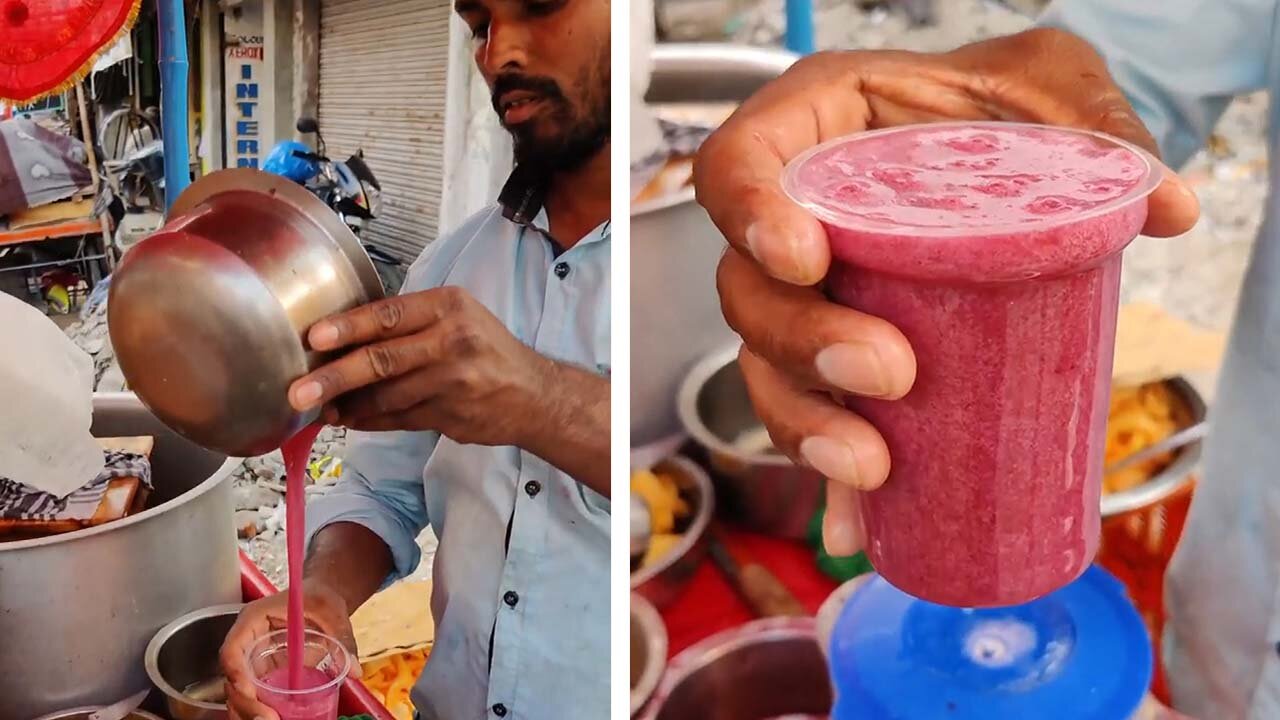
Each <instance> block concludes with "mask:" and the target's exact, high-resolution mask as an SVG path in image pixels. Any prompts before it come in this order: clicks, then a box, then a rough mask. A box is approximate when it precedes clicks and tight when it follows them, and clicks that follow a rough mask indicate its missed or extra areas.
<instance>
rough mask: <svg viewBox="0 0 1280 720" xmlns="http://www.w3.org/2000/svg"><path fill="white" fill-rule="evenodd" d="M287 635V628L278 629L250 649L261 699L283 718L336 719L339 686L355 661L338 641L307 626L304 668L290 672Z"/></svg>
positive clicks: (259, 699)
mask: <svg viewBox="0 0 1280 720" xmlns="http://www.w3.org/2000/svg"><path fill="white" fill-rule="evenodd" d="M287 635H288V631H287V630H277V631H275V632H273V633H271V634H269V635H264V636H263V637H261V638H259V639H258V640H257V642H255V643H254V644H253V645H252V646H251V647H250V648H249V653H248V654H249V667H250V668H251V669H252V671H253V683H254V687H255V690H256V691H257V694H258V701H259V702H261V703H263V704H264V705H266V706H267V707H269V708H271V709H272V710H275V711H276V714H278V715H279V716H280V720H335V718H337V717H338V693H339V689H340V687H341V686H342V682H343V681H344V680H345V679H346V677H347V673H348V672H350V670H351V663H352V662H354V661H355V660H354V659H353V658H352V657H351V656H350V655H349V654H347V651H346V649H345V648H343V646H342V644H341V643H339V642H338V641H337V640H334V639H333V638H331V637H329V636H328V635H325V634H323V633H320V632H317V631H315V630H311V629H308V630H307V631H306V635H305V638H304V640H303V652H302V667H301V669H300V670H294V671H291V668H290V661H291V657H292V656H291V655H290V648H289V641H288V637H287ZM295 672H296V676H294V673H295Z"/></svg>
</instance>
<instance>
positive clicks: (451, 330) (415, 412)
mask: <svg viewBox="0 0 1280 720" xmlns="http://www.w3.org/2000/svg"><path fill="white" fill-rule="evenodd" d="M308 340H309V342H310V344H311V347H312V349H314V350H318V351H326V352H327V351H334V350H341V349H344V348H351V350H350V352H348V353H347V354H346V355H345V356H344V357H341V358H339V359H338V360H336V361H334V362H332V363H329V364H328V365H325V366H324V367H322V368H319V369H318V370H316V371H315V372H313V373H311V374H310V375H307V376H306V377H303V378H301V379H299V380H298V381H297V382H295V383H294V384H293V386H292V387H291V388H290V389H289V400H290V402H291V403H292V404H293V406H294V407H295V408H297V409H299V410H308V409H310V408H313V407H316V406H318V405H322V404H329V403H335V404H334V406H333V407H331V408H328V409H327V412H326V416H325V420H326V421H328V422H330V423H331V424H342V425H346V426H347V427H351V428H354V429H357V430H435V431H439V432H441V433H442V434H444V435H446V436H448V437H450V438H452V439H454V440H457V441H458V442H462V443H477V444H484V445H521V444H522V443H523V442H524V441H526V439H527V437H528V435H529V433H530V426H531V425H533V424H536V423H537V422H539V420H538V418H537V415H536V412H535V409H536V406H537V400H538V396H539V394H540V393H541V392H542V391H543V389H544V387H545V385H546V380H547V377H548V376H549V375H550V374H551V373H552V367H551V366H552V365H553V362H552V361H551V360H549V359H547V358H545V357H543V356H542V355H540V354H538V353H536V352H534V351H533V349H532V348H530V347H529V346H527V345H525V344H524V343H522V342H520V340H518V339H517V338H516V337H515V336H513V335H512V334H511V332H510V331H508V330H507V328H506V327H504V326H503V324H502V323H501V322H500V321H499V320H498V318H496V317H494V316H493V314H492V313H490V312H489V310H488V309H487V308H485V307H484V306H483V305H481V304H480V303H479V302H478V301H477V300H476V299H475V298H473V297H472V296H471V295H470V294H468V293H467V292H466V291H464V290H462V289H460V288H456V287H442V288H436V289H432V290H424V291H422V292H416V293H410V294H406V295H401V296H398V297H393V298H388V299H386V300H382V301H379V302H376V303H372V304H369V305H365V306H363V307H360V308H357V309H355V310H352V311H350V312H347V313H344V314H342V315H337V316H335V317H332V318H329V319H327V320H322V321H320V322H318V323H316V324H315V325H314V326H312V328H311V329H310V331H309V332H308ZM335 401H336V402H335Z"/></svg>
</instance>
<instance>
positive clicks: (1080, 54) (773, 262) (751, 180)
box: [694, 30, 1199, 555]
mask: <svg viewBox="0 0 1280 720" xmlns="http://www.w3.org/2000/svg"><path fill="white" fill-rule="evenodd" d="M951 119H962V120H1007V121H1023V122H1039V123H1045V124H1051V125H1065V126H1071V127H1078V128H1088V129H1093V130H1100V131H1103V132H1106V133H1109V134H1111V135H1114V136H1117V137H1119V138H1122V139H1124V140H1128V141H1129V142H1132V143H1134V144H1136V145H1139V146H1141V147H1143V148H1145V149H1147V150H1149V151H1151V152H1153V153H1155V152H1156V151H1157V148H1156V147H1155V142H1154V141H1153V139H1152V138H1151V135H1150V134H1149V133H1148V132H1147V131H1146V129H1145V128H1144V127H1143V125H1142V123H1141V122H1140V121H1139V119H1138V117H1137V115H1136V114H1135V113H1134V111H1133V108H1132V107H1130V106H1129V104H1128V102H1127V101H1126V100H1125V98H1124V95H1123V94H1122V93H1121V91H1120V89H1119V88H1117V87H1116V85H1115V83H1114V82H1112V80H1111V77H1110V75H1109V74H1108V72H1107V69H1106V65H1105V63H1104V62H1103V60H1102V58H1101V57H1099V56H1098V54H1097V53H1096V52H1095V51H1094V50H1093V48H1092V47H1090V46H1089V45H1088V44H1087V43H1085V42H1084V41H1083V40H1081V39H1079V38H1077V37H1075V36H1073V35H1071V34H1069V33H1065V32H1062V31H1058V30H1031V31H1027V32H1024V33H1020V34H1017V35H1012V36H1009V37H1003V38H997V39H994V40H989V41H985V42H980V43H976V44H973V45H967V46H965V47H962V48H959V49H957V50H955V51H953V52H949V53H942V54H918V53H908V52H893V51H868V52H862V51H858V52H836V53H821V54H818V55H813V56H810V57H807V58H805V59H803V60H800V61H799V62H797V63H796V64H795V65H794V66H793V67H792V68H791V69H790V70H788V71H787V72H786V73H784V74H783V75H782V76H781V77H780V78H778V79H777V80H775V81H774V82H772V83H770V84H768V85H766V86H765V87H764V88H763V89H761V90H760V91H759V92H758V93H756V94H755V95H754V96H753V97H752V98H751V99H750V100H748V101H747V102H746V103H744V104H743V105H742V107H741V108H739V110H738V111H737V112H736V113H735V114H734V115H733V117H731V118H730V119H729V120H728V121H727V122H726V123H725V124H724V125H723V126H722V127H721V128H720V129H719V130H717V131H716V133H714V134H713V135H712V136H711V137H710V138H708V140H707V141H706V143H704V145H703V147H702V150H701V152H700V153H699V156H698V159H697V162H696V164H695V167H694V182H695V185H696V187H697V194H698V201H699V202H700V203H701V204H702V205H703V206H704V207H705V208H706V209H707V212H708V213H709V214H710V216H711V219H712V220H713V221H714V222H715V224H716V225H717V226H718V227H719V228H720V230H721V232H723V233H724V235H725V237H726V238H727V239H728V241H729V243H730V245H731V246H732V249H731V250H730V251H729V252H728V253H726V255H725V257H724V259H723V260H722V261H721V263H720V269H719V273H718V276H717V285H718V287H719V291H720V300H721V305H722V306H723V309H724V314H725V318H726V319H727V320H728V322H729V324H730V326H732V327H733V329H734V330H736V331H737V332H738V334H739V335H741V336H742V338H743V340H744V343H745V344H744V348H743V350H742V353H741V363H742V371H743V374H744V375H745V377H746V380H747V384H748V386H749V388H750V392H751V397H752V401H753V403H754V404H755V406H756V409H757V411H758V412H759V414H760V416H761V419H762V420H763V422H764V423H765V425H766V427H768V429H769V432H770V435H771V436H772V437H773V439H774V441H775V442H776V443H777V445H778V447H779V449H781V450H782V451H783V452H785V453H787V454H788V455H789V456H790V457H792V458H793V459H795V460H797V461H798V462H801V463H803V464H804V465H807V466H809V467H812V468H814V469H815V470H817V471H819V472H821V473H822V474H824V475H826V476H827V477H828V478H829V479H831V480H832V481H833V482H830V483H828V502H827V515H826V521H825V523H824V528H823V530H824V535H825V540H826V544H827V547H828V549H829V550H830V551H831V552H832V554H837V555H841V554H852V553H853V552H855V551H856V550H857V549H858V547H859V546H860V545H861V533H862V531H861V522H860V518H859V517H858V515H857V510H856V507H857V504H856V502H855V496H854V492H855V491H856V490H870V489H874V488H876V487H879V486H880V484H881V483H883V482H884V481H885V478H886V477H887V476H888V473H889V465H890V459H889V455H888V449H887V447H886V446H885V443H884V440H883V439H882V438H881V437H880V435H879V433H877V432H876V430H875V429H874V428H873V427H871V426H870V425H869V424H868V423H867V422H866V421H865V420H863V419H862V418H860V417H858V416H856V415H854V414H853V413H851V412H849V411H847V410H846V409H844V408H843V407H842V406H840V405H837V404H836V403H835V402H833V401H832V400H831V399H830V396H829V395H828V392H829V391H838V392H841V393H852V394H857V395H865V396H874V397H882V398H899V397H902V396H903V395H905V394H906V393H907V392H908V391H909V390H910V389H911V385H912V383H913V382H914V379H915V371H916V366H915V358H914V355H913V354H912V351H911V347H910V345H909V344H908V342H907V339H906V338H905V337H903V335H902V334H901V333H900V332H898V331H897V330H896V329H895V328H893V327H892V326H890V325H889V324H888V323H886V322H884V321H883V320H880V319H878V318H874V317H870V316H867V315H864V314H862V313H859V312H857V311H856V310H852V309H849V308H845V307H841V306H839V305H835V304H833V303H831V302H829V301H827V300H826V299H825V298H824V296H823V295H822V293H821V292H820V291H819V290H818V289H817V288H816V287H813V286H814V285H815V284H816V283H817V282H819V281H820V280H821V279H822V278H823V276H825V275H826V273H827V269H828V266H829V264H830V260H831V256H830V251H829V248H828V245H827V237H826V233H825V232H824V231H823V229H822V226H821V224H819V222H818V221H817V220H816V219H815V218H814V217H813V216H812V215H810V214H809V213H808V212H806V211H805V210H803V209H802V208H800V207H799V206H797V205H795V204H794V203H792V202H791V201H790V199H788V198H787V196H786V195H785V194H784V193H783V191H782V188H781V186H780V184H779V178H780V177H781V175H782V170H783V167H784V166H785V165H786V163H787V162H788V161H789V160H791V159H792V158H793V157H795V156H796V155H798V154H799V153H800V152H802V151H804V150H805V149H807V148H809V147H812V146H813V145H816V144H818V143H821V142H824V141H826V140H830V139H833V138H836V137H840V136H842V135H847V134H850V133H854V132H859V131H862V130H867V129H873V128H881V127H890V126H894V125H902V124H907V123H918V122H931V121H939V120H951ZM1148 203H1149V213H1148V217H1147V222H1146V226H1145V227H1144V228H1143V233H1144V234H1146V235H1152V236H1160V237H1168V236H1173V235H1178V234H1181V233H1183V232H1185V231H1187V230H1189V229H1190V228H1191V226H1192V225H1193V224H1194V223H1195V221H1196V219H1197V217H1198V216H1199V203H1198V202H1197V200H1196V198H1195V195H1194V194H1193V193H1192V192H1191V190H1190V189H1189V188H1188V187H1187V186H1186V185H1184V184H1183V183H1182V182H1181V181H1180V180H1179V179H1178V177H1177V175H1176V174H1174V173H1173V172H1172V171H1169V170H1167V169H1166V170H1165V181H1164V182H1163V183H1162V184H1161V185H1160V187H1159V188H1157V189H1156V191H1155V192H1154V193H1152V194H1151V196H1150V198H1149V201H1148Z"/></svg>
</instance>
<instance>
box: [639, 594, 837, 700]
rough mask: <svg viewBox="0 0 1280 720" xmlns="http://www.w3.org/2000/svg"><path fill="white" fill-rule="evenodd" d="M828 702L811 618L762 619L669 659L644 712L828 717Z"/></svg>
mask: <svg viewBox="0 0 1280 720" xmlns="http://www.w3.org/2000/svg"><path fill="white" fill-rule="evenodd" d="M831 703H832V693H831V682H830V680H828V677H827V662H826V658H825V657H824V656H823V654H822V650H821V649H820V648H819V647H818V641H817V637H816V635H815V630H814V621H813V618H794V617H788V618H766V619H762V620H755V621H752V622H749V623H747V624H745V625H740V626H738V627H736V628H733V629H731V630H726V631H724V632H722V633H718V634H716V635H713V636H711V637H709V638H707V639H706V640H703V641H702V642H700V643H698V644H696V645H694V646H692V647H690V648H688V649H687V650H684V651H683V652H681V653H680V654H679V655H677V656H676V657H675V658H673V659H672V660H671V663H670V664H669V665H668V667H667V672H666V674H665V675H663V677H662V682H660V683H659V684H658V689H657V691H656V692H655V693H654V694H653V698H652V699H651V700H650V702H649V705H648V707H646V708H645V710H644V712H643V713H642V715H641V717H642V718H644V719H645V720H705V718H707V717H715V718H734V719H735V720H736V719H737V718H760V719H761V720H763V719H764V718H780V717H794V716H801V717H827V715H828V714H829V713H830V712H831Z"/></svg>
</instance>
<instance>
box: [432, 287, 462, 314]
mask: <svg viewBox="0 0 1280 720" xmlns="http://www.w3.org/2000/svg"><path fill="white" fill-rule="evenodd" d="M439 290H440V307H441V308H442V309H443V310H444V311H445V312H444V314H446V315H452V314H456V313H460V312H462V311H463V310H464V309H465V308H466V305H467V298H468V295H467V293H466V291H465V290H463V289H462V288H460V287H458V286H456V285H445V286H444V287H441V288H439Z"/></svg>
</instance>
